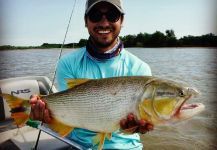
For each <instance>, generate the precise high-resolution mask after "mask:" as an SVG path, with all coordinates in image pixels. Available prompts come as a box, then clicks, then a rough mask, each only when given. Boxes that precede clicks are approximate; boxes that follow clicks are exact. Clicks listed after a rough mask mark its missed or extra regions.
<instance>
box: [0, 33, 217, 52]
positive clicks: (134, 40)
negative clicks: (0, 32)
mask: <svg viewBox="0 0 217 150" xmlns="http://www.w3.org/2000/svg"><path fill="white" fill-rule="evenodd" d="M165 33H166V34H164V33H161V32H159V31H156V32H154V33H153V34H148V33H139V34H137V35H126V36H123V37H120V39H121V41H122V42H123V43H124V47H125V48H130V47H141V48H161V47H217V35H214V34H213V33H209V34H206V35H201V36H191V35H188V36H184V37H182V38H180V39H177V38H176V36H175V33H174V31H173V30H166V32H165ZM86 43H87V39H81V40H80V41H79V42H78V43H69V44H64V46H63V48H80V47H84V46H86ZM61 47H62V44H53V43H43V44H42V45H40V46H12V45H2V46H0V50H24V49H52V48H61Z"/></svg>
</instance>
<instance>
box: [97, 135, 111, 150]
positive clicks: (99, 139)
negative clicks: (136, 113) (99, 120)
mask: <svg viewBox="0 0 217 150" xmlns="http://www.w3.org/2000/svg"><path fill="white" fill-rule="evenodd" d="M111 135H112V133H98V134H97V135H96V136H94V137H93V146H95V145H97V144H99V145H98V148H97V150H102V148H103V145H104V142H105V138H106V137H107V138H108V139H111Z"/></svg>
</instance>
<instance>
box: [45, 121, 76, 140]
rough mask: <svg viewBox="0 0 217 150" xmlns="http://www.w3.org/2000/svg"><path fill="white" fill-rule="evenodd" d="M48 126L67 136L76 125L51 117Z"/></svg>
mask: <svg viewBox="0 0 217 150" xmlns="http://www.w3.org/2000/svg"><path fill="white" fill-rule="evenodd" d="M48 126H49V127H50V128H51V129H52V130H54V131H55V132H57V133H58V134H59V135H60V136H62V137H64V136H67V135H68V134H69V133H70V132H71V131H72V130H73V129H74V127H72V126H69V125H67V124H64V123H62V122H61V121H59V120H57V119H55V118H52V119H51V122H50V123H49V124H48Z"/></svg>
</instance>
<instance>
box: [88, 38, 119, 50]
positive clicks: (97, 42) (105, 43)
mask: <svg viewBox="0 0 217 150" xmlns="http://www.w3.org/2000/svg"><path fill="white" fill-rule="evenodd" d="M117 37H118V36H115V37H114V38H112V39H111V40H109V39H108V40H107V39H99V38H96V37H94V36H90V39H91V41H92V43H93V44H94V46H96V47H98V48H107V47H109V46H111V45H112V44H113V43H114V42H115V41H117Z"/></svg>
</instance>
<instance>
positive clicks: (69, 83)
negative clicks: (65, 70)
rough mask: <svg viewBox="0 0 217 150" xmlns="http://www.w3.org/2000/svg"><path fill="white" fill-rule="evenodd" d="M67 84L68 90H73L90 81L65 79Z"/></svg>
mask: <svg viewBox="0 0 217 150" xmlns="http://www.w3.org/2000/svg"><path fill="white" fill-rule="evenodd" d="M65 80H66V82H67V86H68V88H73V87H75V86H78V85H81V84H83V83H85V82H87V81H89V80H90V79H65Z"/></svg>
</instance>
